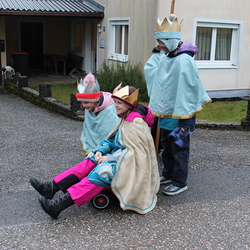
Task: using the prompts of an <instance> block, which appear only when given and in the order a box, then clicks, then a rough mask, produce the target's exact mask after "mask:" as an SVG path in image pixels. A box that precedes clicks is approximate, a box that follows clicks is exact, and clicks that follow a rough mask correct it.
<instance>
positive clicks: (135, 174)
mask: <svg viewBox="0 0 250 250" xmlns="http://www.w3.org/2000/svg"><path fill="white" fill-rule="evenodd" d="M138 95H139V89H135V88H134V87H132V86H128V85H127V86H125V87H123V88H122V87H121V84H120V85H118V86H117V87H116V88H115V89H114V91H113V94H112V98H113V99H114V105H115V108H116V113H117V115H118V117H119V120H118V123H117V125H116V127H115V128H114V129H113V130H112V131H111V132H110V134H109V136H108V137H107V138H106V139H105V140H102V141H101V142H100V143H99V145H98V146H97V147H96V148H95V149H94V150H93V151H92V152H91V153H90V154H89V155H88V156H87V157H86V159H84V160H83V161H82V162H80V163H79V164H78V165H76V166H74V167H72V168H70V169H68V170H66V171H64V172H63V173H61V174H59V175H57V176H56V177H54V179H53V180H51V181H48V182H45V183H41V182H39V181H38V180H36V179H35V178H31V179H30V182H31V185H32V186H33V187H34V188H35V189H36V190H37V191H38V192H39V193H40V194H41V200H40V201H41V206H42V208H43V210H44V211H45V212H46V213H47V214H49V215H50V216H51V217H52V218H54V219H55V218H57V217H58V215H59V214H60V213H61V212H62V211H63V210H64V209H66V208H68V207H69V206H71V205H73V204H76V205H77V206H81V205H83V204H84V203H85V202H87V201H89V200H91V199H92V198H93V197H95V196H96V195H97V194H99V193H100V192H101V191H102V190H103V189H104V188H106V187H108V188H111V190H112V192H113V193H114V195H115V196H116V197H117V198H118V200H119V201H120V206H121V208H122V209H123V210H133V211H135V212H137V213H139V214H145V213H147V212H149V211H151V210H152V209H153V208H154V207H155V205H156V202H157V196H156V194H157V192H158V190H159V183H160V182H159V171H158V164H157V160H156V154H155V149H154V142H153V139H152V136H151V132H150V128H149V127H150V126H152V124H153V122H154V117H153V115H152V113H151V111H150V110H149V108H148V107H147V106H144V105H141V104H138ZM59 190H62V191H63V192H64V194H63V195H62V196H59V197H57V198H53V197H54V195H55V193H56V192H57V191H59Z"/></svg>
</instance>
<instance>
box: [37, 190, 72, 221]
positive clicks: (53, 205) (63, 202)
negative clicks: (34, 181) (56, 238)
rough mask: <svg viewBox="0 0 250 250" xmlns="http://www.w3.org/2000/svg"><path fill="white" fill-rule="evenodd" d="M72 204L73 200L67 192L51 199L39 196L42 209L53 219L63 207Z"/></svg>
mask: <svg viewBox="0 0 250 250" xmlns="http://www.w3.org/2000/svg"><path fill="white" fill-rule="evenodd" d="M73 204H74V201H73V200H72V199H71V197H70V194H69V193H68V192H66V193H65V194H63V195H62V196H60V197H58V198H54V199H52V200H49V199H46V198H45V197H44V196H41V205H42V208H43V210H44V211H45V212H46V213H47V214H48V215H50V216H51V217H52V218H53V219H56V218H57V216H58V215H59V214H60V213H61V212H62V211H63V210H64V209H66V208H68V207H70V206H72V205H73Z"/></svg>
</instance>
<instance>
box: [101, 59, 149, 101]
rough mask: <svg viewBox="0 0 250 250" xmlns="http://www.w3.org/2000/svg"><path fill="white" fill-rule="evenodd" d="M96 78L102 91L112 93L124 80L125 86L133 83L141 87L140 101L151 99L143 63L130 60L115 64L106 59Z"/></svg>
mask: <svg viewBox="0 0 250 250" xmlns="http://www.w3.org/2000/svg"><path fill="white" fill-rule="evenodd" d="M96 78H97V80H98V82H99V84H100V88H101V90H102V91H108V92H111V93H112V91H113V89H114V88H115V87H116V86H117V85H118V84H119V83H121V82H122V86H123V87H124V86H126V85H132V86H134V87H136V88H139V89H140V91H139V93H140V96H139V100H140V101H142V102H148V100H149V98H148V94H147V88H146V81H145V78H144V75H143V73H142V70H141V63H136V64H134V63H132V62H131V61H129V62H128V63H122V62H118V63H116V64H114V63H112V62H111V63H108V62H106V61H105V60H104V61H103V63H102V65H101V67H100V69H99V71H98V72H97V74H96Z"/></svg>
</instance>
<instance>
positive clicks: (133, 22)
mask: <svg viewBox="0 0 250 250" xmlns="http://www.w3.org/2000/svg"><path fill="white" fill-rule="evenodd" d="M98 2H99V3H100V4H102V5H103V6H104V7H105V17H104V19H103V20H102V23H101V24H102V27H103V26H104V27H105V32H101V33H100V34H98V38H97V39H98V41H99V39H100V38H103V39H104V40H105V48H102V49H100V48H97V53H98V62H97V68H99V66H100V65H101V63H102V61H103V60H105V59H107V49H106V48H107V43H108V18H109V17H129V18H130V32H129V35H130V45H129V59H130V60H131V61H134V62H141V63H142V65H144V64H145V62H146V61H147V59H148V58H149V57H150V55H151V51H152V48H153V46H154V45H155V44H156V42H155V39H154V28H155V18H156V17H159V18H160V19H162V18H164V17H165V16H168V15H169V13H170V6H171V0H158V1H152V0H126V1H125V0H114V1H111V0H98ZM249 9H250V1H248V0H241V1H240V4H239V2H238V1H235V0H221V1H216V0H213V1H207V0H199V1H193V0H176V1H175V14H176V15H177V16H178V20H179V21H181V20H182V24H181V31H182V41H188V42H191V43H193V44H194V43H195V30H196V28H195V26H194V23H195V19H197V18H200V19H201V18H202V19H216V20H236V21H240V22H242V24H243V25H242V36H241V41H240V48H241V49H240V55H239V62H238V64H237V67H236V68H231V69H215V68H210V69H208V68H199V74H200V77H201V80H202V82H203V84H204V86H205V88H206V90H207V91H208V94H209V95H210V96H211V97H212V98H223V97H239V96H246V95H248V94H249V89H250V73H249V72H250V71H249V69H248V68H249V65H250V57H249V55H248V41H249V40H250V16H249Z"/></svg>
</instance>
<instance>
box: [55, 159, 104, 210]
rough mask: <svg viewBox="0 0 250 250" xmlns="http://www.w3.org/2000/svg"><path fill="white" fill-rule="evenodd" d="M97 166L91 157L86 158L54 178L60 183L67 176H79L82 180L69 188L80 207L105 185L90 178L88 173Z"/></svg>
mask: <svg viewBox="0 0 250 250" xmlns="http://www.w3.org/2000/svg"><path fill="white" fill-rule="evenodd" d="M95 167H96V164H95V163H94V162H92V161H91V160H90V159H85V160H84V161H82V162H80V163H79V164H78V165H76V166H74V167H72V168H70V169H68V170H66V171H64V172H62V173H61V174H59V175H57V176H56V177H55V178H54V181H55V182H56V183H58V182H59V181H61V180H62V179H64V178H65V177H67V176H69V175H72V174H73V175H76V176H77V177H78V179H79V180H80V181H79V182H78V183H76V184H74V185H73V186H71V187H70V188H68V189H67V191H68V192H69V194H70V196H71V198H72V200H73V201H74V202H75V204H76V205H77V206H78V207H80V206H81V205H82V204H84V203H85V202H87V201H89V200H91V199H92V198H93V197H94V196H96V195H97V194H99V193H100V192H101V191H102V190H103V187H100V186H97V185H95V184H93V183H92V182H90V181H89V180H88V174H89V173H90V172H91V170H92V169H94V168H95Z"/></svg>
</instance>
